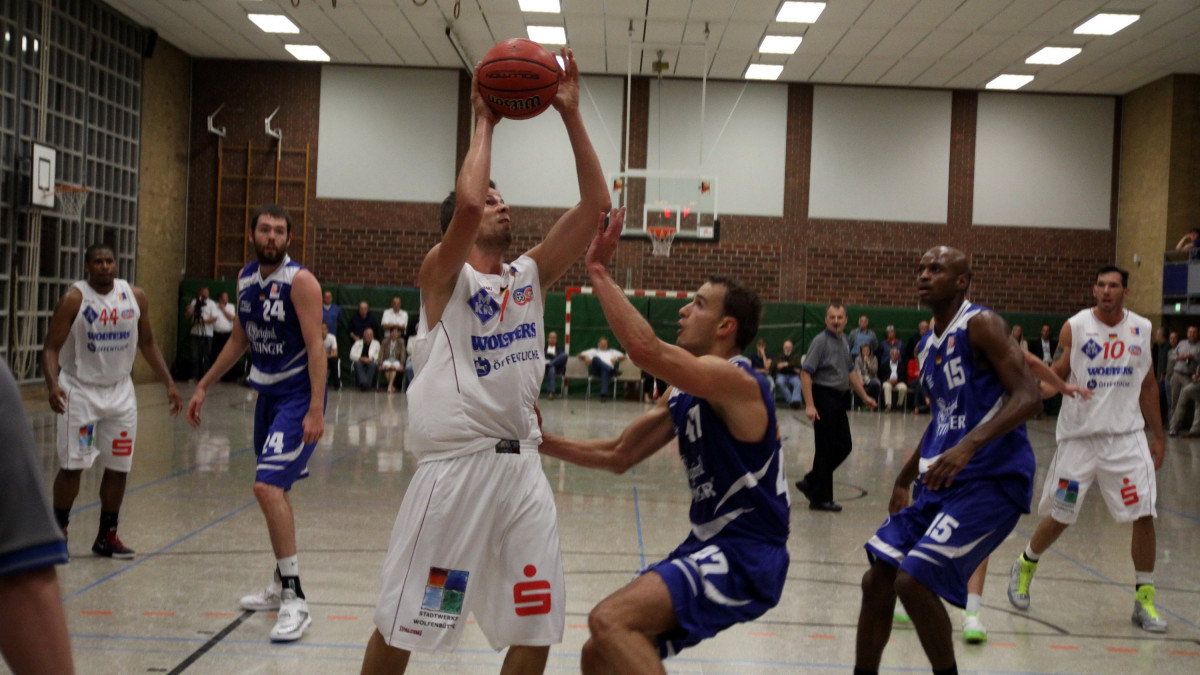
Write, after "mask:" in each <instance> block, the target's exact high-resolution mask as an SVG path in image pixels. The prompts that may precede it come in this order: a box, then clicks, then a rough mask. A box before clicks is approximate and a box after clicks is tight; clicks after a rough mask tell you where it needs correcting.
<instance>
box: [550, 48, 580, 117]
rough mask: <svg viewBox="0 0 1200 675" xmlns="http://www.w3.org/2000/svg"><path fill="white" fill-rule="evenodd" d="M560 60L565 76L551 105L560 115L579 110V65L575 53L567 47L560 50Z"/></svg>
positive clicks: (563, 75)
mask: <svg viewBox="0 0 1200 675" xmlns="http://www.w3.org/2000/svg"><path fill="white" fill-rule="evenodd" d="M559 58H560V59H562V66H563V74H562V77H560V78H559V80H558V93H557V94H555V95H554V100H553V101H552V102H551V104H552V105H553V106H554V109H555V110H557V111H558V112H559V113H560V114H567V113H570V112H574V111H576V110H579V64H578V63H576V62H575V53H574V52H572V51H571V50H570V49H567V48H566V47H562V48H560V49H559Z"/></svg>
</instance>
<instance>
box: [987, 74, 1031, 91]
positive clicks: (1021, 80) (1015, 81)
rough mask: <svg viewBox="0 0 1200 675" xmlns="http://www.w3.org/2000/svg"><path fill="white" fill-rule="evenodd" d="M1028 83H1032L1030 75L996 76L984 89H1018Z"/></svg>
mask: <svg viewBox="0 0 1200 675" xmlns="http://www.w3.org/2000/svg"><path fill="white" fill-rule="evenodd" d="M1030 82H1033V76H1032V75H998V76H997V77H996V78H995V79H994V80H992V81H991V82H988V83H987V85H985V87H986V88H987V89H1020V88H1021V87H1024V86H1025V85H1027V84H1029V83H1030Z"/></svg>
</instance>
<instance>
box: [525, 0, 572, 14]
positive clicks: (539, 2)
mask: <svg viewBox="0 0 1200 675" xmlns="http://www.w3.org/2000/svg"><path fill="white" fill-rule="evenodd" d="M519 4H520V5H521V11H522V12H553V13H555V14H561V13H562V5H561V4H559V2H558V0H520V3H519Z"/></svg>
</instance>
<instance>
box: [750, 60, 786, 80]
mask: <svg viewBox="0 0 1200 675" xmlns="http://www.w3.org/2000/svg"><path fill="white" fill-rule="evenodd" d="M781 73H783V66H773V65H770V64H767V63H751V64H750V67H749V68H747V69H746V79H747V80H778V79H779V75H780V74H781Z"/></svg>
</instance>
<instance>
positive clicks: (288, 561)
mask: <svg viewBox="0 0 1200 675" xmlns="http://www.w3.org/2000/svg"><path fill="white" fill-rule="evenodd" d="M277 562H278V563H279V575H280V576H284V577H298V576H300V561H299V560H297V557H296V556H294V555H293V556H288V557H287V558H279V559H278V560H277Z"/></svg>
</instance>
